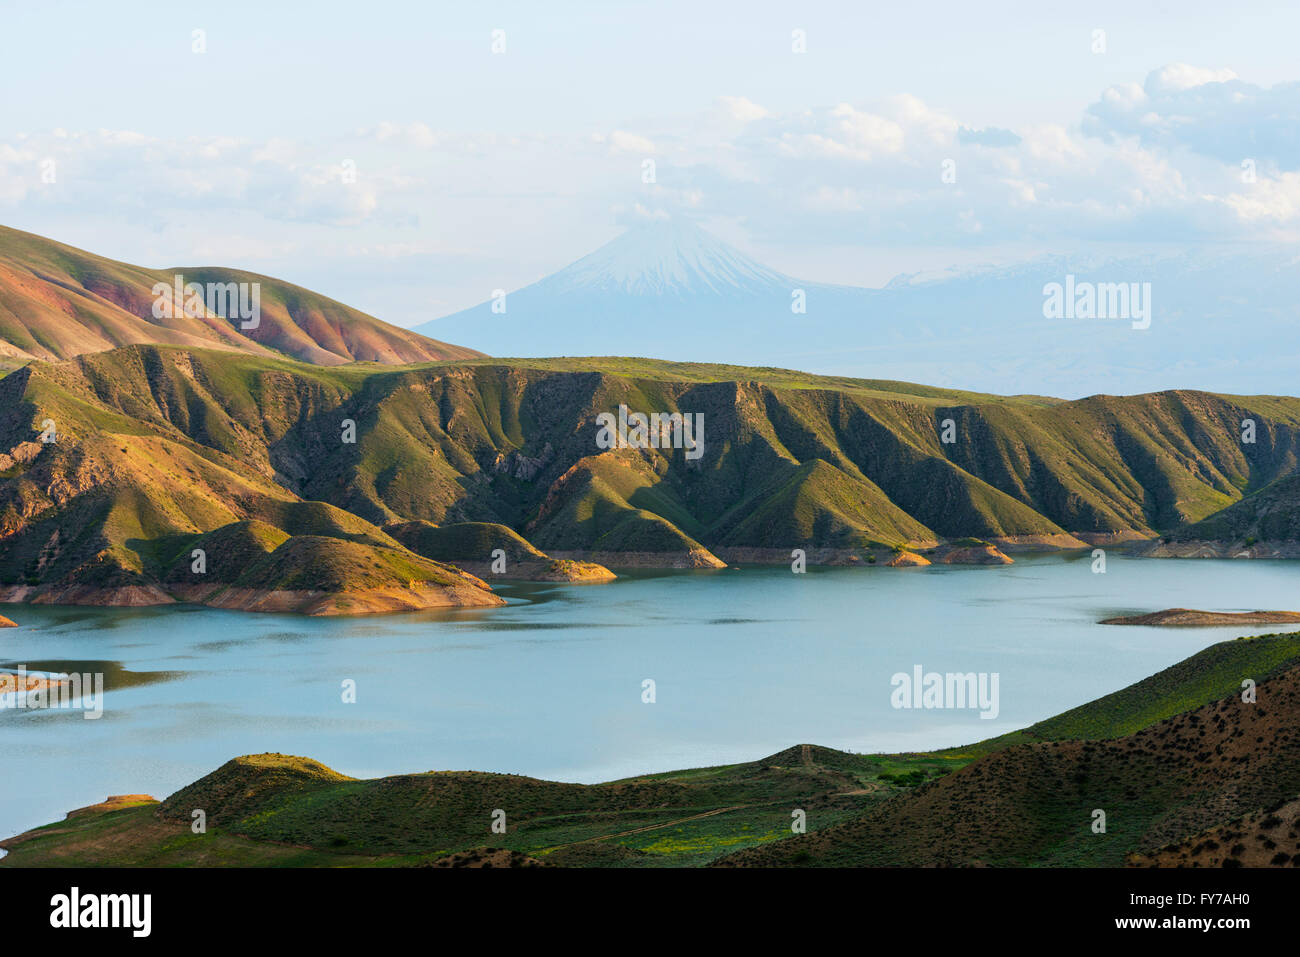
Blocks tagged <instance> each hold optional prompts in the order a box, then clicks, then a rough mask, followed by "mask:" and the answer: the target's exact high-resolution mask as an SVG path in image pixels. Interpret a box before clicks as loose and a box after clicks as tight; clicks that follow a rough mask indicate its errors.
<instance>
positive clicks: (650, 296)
mask: <svg viewBox="0 0 1300 957" xmlns="http://www.w3.org/2000/svg"><path fill="white" fill-rule="evenodd" d="M1298 261H1300V254H1297V253H1296V252H1295V250H1294V249H1291V248H1288V247H1268V248H1259V247H1250V248H1237V249H1203V250H1196V251H1192V252H1186V253H1180V254H1158V255H1157V254H1152V255H1149V256H1143V257H1136V258H1127V259H1095V258H1092V259H1082V258H1074V259H1071V258H1067V257H1061V256H1053V257H1043V258H1039V259H1037V260H1035V261H1032V262H1029V263H1025V264H1021V265H1016V266H1008V267H1000V268H987V269H971V270H961V271H950V272H942V273H939V274H936V275H934V276H930V277H924V276H900V277H897V278H896V279H895V280H894V281H892V282H891V283H889V284H888V285H887V286H886V287H884V288H881V289H868V288H858V287H852V286H837V285H828V284H824V283H814V282H808V281H804V280H801V279H799V278H797V277H791V276H786V275H784V274H782V273H780V272H778V271H776V270H773V269H769V268H768V267H766V266H764V265H763V264H761V263H758V262H756V261H754V260H753V259H751V258H750V257H748V256H745V255H744V254H743V253H741V252H739V251H738V250H736V249H735V248H733V247H731V246H729V245H727V244H726V243H724V242H722V241H720V240H718V239H716V238H715V237H713V236H711V235H710V234H708V233H707V232H705V231H704V230H702V229H700V228H699V227H698V226H695V225H694V224H692V223H690V222H689V221H686V220H681V219H677V220H672V221H654V222H647V223H644V224H641V225H638V226H634V227H632V228H630V229H628V230H627V231H626V232H625V233H624V234H622V235H621V236H619V237H617V238H615V239H614V240H612V241H611V242H609V243H608V244H606V245H605V246H602V247H601V248H600V249H598V250H596V251H595V252H593V253H591V254H590V255H588V256H585V257H583V258H582V259H579V260H578V261H577V262H575V263H573V264H572V265H570V266H567V267H565V268H564V269H561V270H560V271H559V272H557V273H554V274H552V275H550V276H548V277H546V278H544V279H542V280H540V281H538V282H536V283H533V284H532V285H530V286H526V287H524V288H522V289H518V290H513V291H509V292H508V293H507V294H506V296H505V297H504V310H505V311H504V312H501V311H500V310H501V307H502V301H501V300H500V298H498V299H497V300H496V301H495V308H496V311H494V300H492V299H488V300H485V301H484V302H483V303H481V304H479V305H477V306H474V307H473V308H470V309H466V310H464V311H462V312H458V313H455V314H453V315H450V316H446V317H444V318H441V319H437V320H435V321H432V322H428V323H425V324H424V325H421V326H418V327H416V331H418V332H421V333H423V334H425V335H429V336H435V337H437V338H440V339H447V340H451V341H455V342H461V343H463V344H465V345H467V346H470V347H472V348H475V349H479V350H482V351H484V352H487V353H489V354H491V355H501V356H553V355H640V356H652V357H656V358H664V359H674V360H682V361H693V362H730V363H738V364H742V365H752V366H768V365H770V366H779V367H782V368H800V369H807V370H809V371H812V372H818V373H823V374H830V375H851V376H858V377H863V378H891V379H905V380H909V381H919V382H941V383H943V384H945V385H948V386H951V387H954V388H964V389H974V390H978V391H983V392H1000V393H1007V392H1034V393H1041V394H1045V395H1060V396H1066V397H1076V396H1084V395H1092V394H1097V393H1111V394H1130V393H1137V392H1150V391H1154V390H1160V389H1173V388H1197V389H1206V390H1213V391H1226V392H1237V393H1245V394H1251V393H1286V392H1289V391H1293V390H1294V387H1293V385H1292V381H1293V378H1294V376H1293V370H1294V369H1295V368H1296V367H1297V365H1298V364H1300V337H1297V336H1296V335H1295V332H1294V330H1295V328H1296V325H1297V323H1298V322H1300V307H1297V303H1300V269H1297V262H1298ZM1070 276H1073V277H1074V282H1077V283H1078V284H1080V285H1082V284H1087V283H1093V284H1100V283H1107V284H1111V283H1124V284H1132V283H1137V284H1139V287H1140V288H1141V284H1149V292H1150V297H1151V317H1150V318H1151V322H1150V326H1149V328H1146V329H1135V328H1133V324H1132V322H1130V321H1128V320H1125V319H1100V318H1098V319H1083V318H1072V319H1048V318H1045V317H1044V311H1043V306H1044V298H1045V297H1044V291H1043V290H1044V287H1045V286H1047V285H1048V284H1050V283H1059V284H1062V285H1064V284H1065V283H1066V282H1067V277H1070ZM800 295H802V299H803V308H804V309H805V310H806V311H804V312H796V311H792V307H796V306H797V298H798V296H800Z"/></svg>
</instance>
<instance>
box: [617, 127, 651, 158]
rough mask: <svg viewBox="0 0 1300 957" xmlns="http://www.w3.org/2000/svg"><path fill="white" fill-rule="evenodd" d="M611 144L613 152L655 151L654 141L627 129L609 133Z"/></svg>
mask: <svg viewBox="0 0 1300 957" xmlns="http://www.w3.org/2000/svg"><path fill="white" fill-rule="evenodd" d="M609 144H610V152H611V153H643V154H644V153H655V152H657V150H656V149H655V145H654V143H652V142H651V141H650V140H648V139H646V138H645V137H644V136H638V135H637V134H635V133H629V132H627V131H626V130H615V131H614V132H613V133H610V134H609Z"/></svg>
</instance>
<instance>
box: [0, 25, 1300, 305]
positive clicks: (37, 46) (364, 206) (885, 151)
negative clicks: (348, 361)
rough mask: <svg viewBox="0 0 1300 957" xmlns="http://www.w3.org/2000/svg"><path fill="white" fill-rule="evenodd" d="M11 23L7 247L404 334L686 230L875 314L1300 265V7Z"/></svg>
mask: <svg viewBox="0 0 1300 957" xmlns="http://www.w3.org/2000/svg"><path fill="white" fill-rule="evenodd" d="M0 14H2V19H3V23H4V28H3V32H2V33H0V74H2V79H3V82H0V223H4V224H5V225H9V226H13V227H16V228H20V229H25V230H29V231H32V232H36V233H40V234H42V235H45V236H49V237H51V238H54V239H58V240H60V241H63V242H67V243H70V244H72V245H76V246H80V247H82V248H86V249H88V250H90V251H92V252H95V253H98V254H100V255H105V256H109V257H111V258H115V259H120V260H124V261H127V262H133V263H137V264H140V265H145V266H151V267H159V268H162V267H173V266H186V265H224V266H232V267H238V268H245V269H251V270H254V271H257V272H261V273H265V274H269V275H274V276H277V277H280V278H283V279H287V280H289V281H292V282H296V283H299V284H301V285H305V286H308V287H310V288H313V289H315V290H317V291H320V292H323V293H325V294H327V295H331V296H333V297H335V298H338V299H341V300H342V301H344V302H347V303H348V304H350V305H353V306H356V307H358V308H361V309H364V310H365V311H367V312H371V313H373V314H375V315H377V316H379V317H380V318H383V319H386V320H387V321H390V322H393V323H396V324H398V325H403V326H413V325H416V324H419V323H421V322H424V321H427V320H429V319H432V318H436V317H438V316H441V315H443V314H446V313H449V312H453V311H455V310H458V309H461V308H463V307H466V306H469V305H472V304H474V303H477V302H480V301H482V300H484V299H485V298H487V297H488V296H489V295H490V294H491V291H492V290H494V289H498V288H501V289H517V288H519V287H521V286H523V285H526V284H527V283H529V282H532V281H535V280H536V279H539V278H541V277H542V276H544V275H546V274H548V273H550V272H553V271H555V270H557V269H559V268H561V267H563V266H565V265H567V264H568V263H570V262H572V261H573V260H575V259H577V258H579V257H580V256H582V255H584V254H586V253H587V252H590V251H591V250H592V249H594V248H596V247H597V246H599V245H600V244H601V243H603V242H605V241H607V240H609V239H610V238H612V237H613V236H615V235H617V234H618V233H619V232H620V231H621V230H622V229H623V228H626V227H627V226H628V225H630V224H633V223H635V222H637V221H639V220H641V219H644V218H647V217H655V216H661V215H665V214H671V215H680V216H688V217H690V218H693V219H695V220H696V221H698V222H699V223H701V224H702V225H704V226H705V227H706V228H708V229H710V230H711V231H713V232H715V233H716V234H717V235H718V236H720V237H721V238H723V239H726V240H727V241H730V242H732V243H734V244H735V245H737V246H739V247H740V248H741V249H742V250H743V251H745V252H747V253H749V254H750V255H752V256H754V257H755V258H757V259H759V260H760V261H762V262H764V263H766V264H768V265H770V266H772V267H773V268H776V269H778V270H781V271H783V272H785V273H788V274H790V275H793V276H796V277H799V278H804V279H808V280H812V281H820V282H838V283H847V284H857V285H872V286H875V285H882V284H884V283H885V282H887V281H888V280H889V279H890V278H891V277H893V276H895V275H896V274H899V273H904V272H926V271H930V270H941V269H944V268H947V267H951V266H954V265H956V266H970V265H976V264H983V263H998V264H1001V263H1011V262H1017V261H1020V260H1024V259H1028V258H1032V257H1035V256H1039V255H1043V254H1049V253H1052V254H1059V253H1071V252H1074V251H1077V250H1088V251H1091V252H1094V253H1095V252H1102V253H1107V252H1114V253H1116V254H1118V255H1123V254H1128V253H1131V252H1134V251H1146V250H1151V249H1159V248H1186V247H1189V246H1196V245H1203V244H1211V243H1214V244H1232V245H1238V246H1240V245H1242V244H1246V245H1249V244H1252V243H1261V244H1263V243H1278V242H1281V243H1294V242H1295V241H1296V239H1297V238H1298V237H1300V123H1298V122H1297V120H1298V119H1300V117H1298V114H1300V83H1298V82H1297V81H1300V61H1298V60H1297V59H1296V57H1295V50H1294V47H1295V37H1296V36H1300V5H1296V4H1286V3H1249V2H1247V3H1239V4H1224V3H1222V2H1214V3H1202V2H1196V0H1191V2H1188V0H1184V2H1177V3H1165V2H1151V3H1140V2H1133V0H1129V2H1123V3H1111V2H1096V3H1090V4H1086V5H1079V4H1069V5H1063V4H1046V3H1042V2H1036V3H1000V4H999V3H984V4H968V3H934V4H911V3H908V4H884V3H862V2H859V3H828V2H823V3H818V2H799V3H774V2H761V0H751V2H745V3H732V2H716V3H707V2H700V0H693V2H685V3H679V2H671V0H670V2H660V3H638V2H626V3H613V2H592V3H579V2H570V3H561V2H556V3H548V4H538V3H492V2H484V3H473V4H450V3H397V2H383V0H375V2H369V3H364V4H361V3H268V2H265V0H264V2H260V3H244V2H230V0H226V2H219V3H187V2H169V3H150V2H138V3H124V4H113V5H108V4H101V3H70V2H58V0H49V2H44V3H17V2H13V0H0ZM196 31H197V32H196ZM648 164H653V176H652V177H649V179H651V180H652V181H647V178H648V177H647V171H648V169H649V166H648Z"/></svg>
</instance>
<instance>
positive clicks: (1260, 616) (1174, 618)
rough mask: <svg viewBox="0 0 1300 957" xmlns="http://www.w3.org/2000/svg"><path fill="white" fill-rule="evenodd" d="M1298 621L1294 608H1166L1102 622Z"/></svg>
mask: <svg viewBox="0 0 1300 957" xmlns="http://www.w3.org/2000/svg"><path fill="white" fill-rule="evenodd" d="M1295 622H1300V612H1295V611H1236V612H1233V611H1197V610H1196V609H1194V608H1166V609H1165V610H1164V611H1154V612H1151V613H1150V614H1147V615H1126V616H1121V617H1119V618H1107V619H1105V620H1104V621H1102V622H1101V624H1103V625H1169V626H1174V627H1179V626H1182V627H1189V626H1191V627H1194V626H1202V627H1204V626H1213V625H1283V624H1292V623H1295Z"/></svg>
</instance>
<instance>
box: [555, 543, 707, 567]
mask: <svg viewBox="0 0 1300 957" xmlns="http://www.w3.org/2000/svg"><path fill="white" fill-rule="evenodd" d="M550 555H551V557H552V558H563V559H568V560H570V561H575V562H595V563H596V564H599V565H606V566H609V565H613V566H614V567H615V568H726V567H727V563H726V562H724V561H722V560H721V559H719V558H718V557H717V556H716V555H714V554H713V553H712V552H710V551H708V550H707V549H704V548H698V549H691V550H689V551H684V552H568V551H565V552H556V551H553V552H551V553H550Z"/></svg>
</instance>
